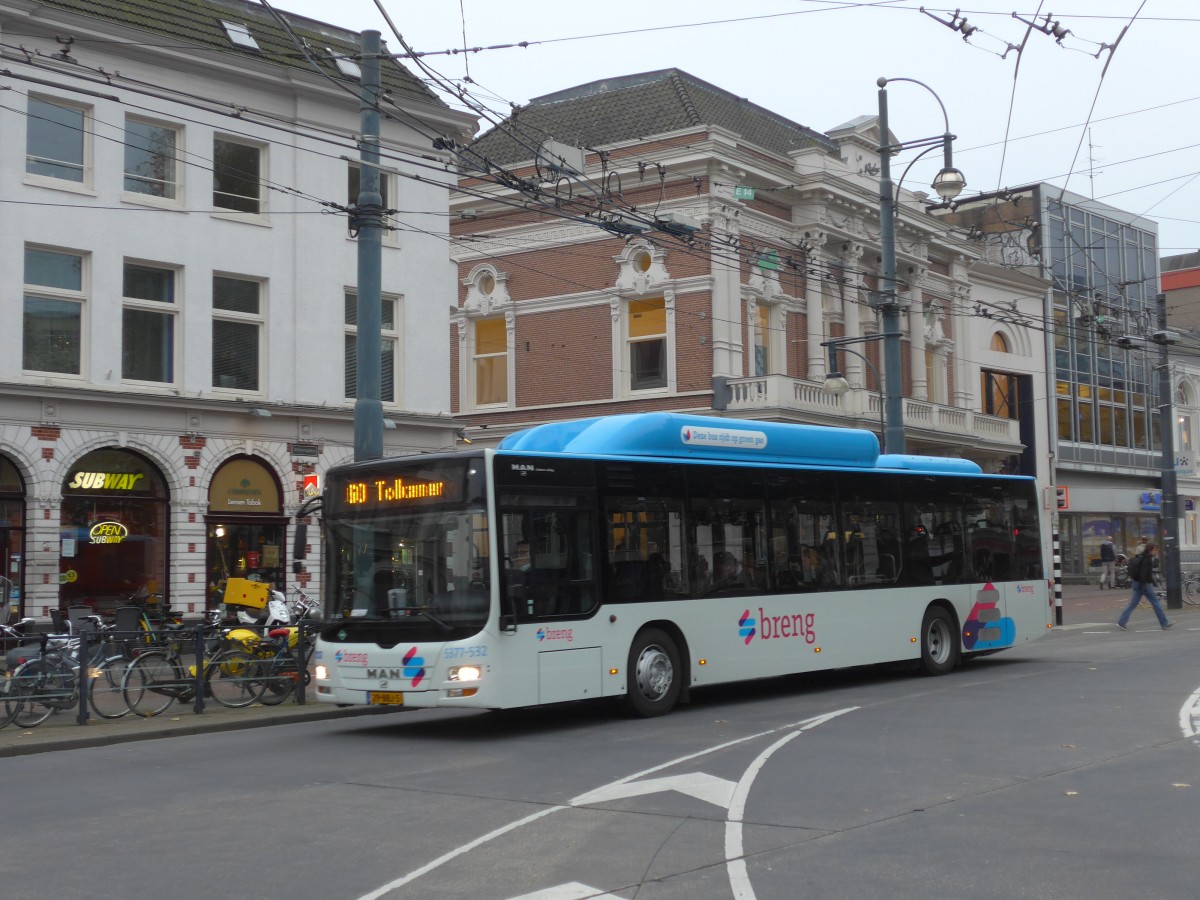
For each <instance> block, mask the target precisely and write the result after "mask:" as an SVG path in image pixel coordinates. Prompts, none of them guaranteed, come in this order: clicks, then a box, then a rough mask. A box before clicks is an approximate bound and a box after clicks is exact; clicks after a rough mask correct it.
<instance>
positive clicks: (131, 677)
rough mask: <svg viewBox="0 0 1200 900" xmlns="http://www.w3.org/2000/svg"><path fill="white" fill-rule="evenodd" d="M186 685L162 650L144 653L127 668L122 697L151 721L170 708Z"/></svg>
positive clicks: (122, 685)
mask: <svg viewBox="0 0 1200 900" xmlns="http://www.w3.org/2000/svg"><path fill="white" fill-rule="evenodd" d="M186 687H187V684H186V682H185V680H184V676H183V673H182V672H180V671H179V670H178V669H177V668H176V667H175V665H174V664H173V663H172V662H171V660H170V659H168V658H167V654H166V653H163V652H162V651H151V652H149V653H143V654H142V655H141V656H139V657H138V658H137V659H135V660H134V661H133V662H131V663H130V664H129V665H128V666H127V667H126V669H125V677H124V678H123V679H122V681H121V695H122V696H123V697H124V698H125V705H126V706H127V707H129V711H130V712H132V713H136V714H137V715H139V716H144V717H146V718H149V717H150V716H157V715H158V714H159V713H161V712H162V711H163V710H164V709H166V708H167V707H168V706H170V705H171V703H172V701H174V699H175V698H176V697H178V696H179V695H180V693H181V692H182V691H183V689H184V688H186Z"/></svg>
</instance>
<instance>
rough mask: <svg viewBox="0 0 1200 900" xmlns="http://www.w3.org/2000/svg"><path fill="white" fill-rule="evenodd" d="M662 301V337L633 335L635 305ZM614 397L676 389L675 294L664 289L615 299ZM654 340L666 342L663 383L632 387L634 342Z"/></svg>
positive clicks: (652, 394)
mask: <svg viewBox="0 0 1200 900" xmlns="http://www.w3.org/2000/svg"><path fill="white" fill-rule="evenodd" d="M652 300H661V301H662V303H663V320H664V326H663V327H664V328H665V331H664V332H663V333H662V334H661V336H658V335H656V336H646V335H643V336H640V337H637V338H634V337H631V336H630V325H631V321H632V320H631V318H630V312H631V307H632V304H634V303H646V302H649V301H652ZM612 308H613V317H614V320H615V321H614V328H613V338H614V345H615V346H614V347H613V360H614V367H613V396H614V397H618V398H634V397H653V396H661V395H664V394H670V393H672V392H674V390H675V337H674V335H675V294H674V293H673V292H672V291H664V292H663V293H662V294H657V293H655V294H647V295H645V296H633V297H622V298H620V299H618V300H614V301H613V307H612ZM651 340H662V341H663V368H664V370H665V371H664V372H663V378H664V383H663V384H661V385H655V386H653V387H644V388H635V387H634V386H633V345H634V344H635V343H643V342H648V341H651Z"/></svg>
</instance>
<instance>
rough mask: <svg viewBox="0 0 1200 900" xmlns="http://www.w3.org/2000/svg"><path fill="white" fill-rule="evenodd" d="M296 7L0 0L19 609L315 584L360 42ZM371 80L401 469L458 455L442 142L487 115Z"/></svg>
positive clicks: (1, 521)
mask: <svg viewBox="0 0 1200 900" xmlns="http://www.w3.org/2000/svg"><path fill="white" fill-rule="evenodd" d="M288 18H289V25H290V27H289V28H287V29H285V28H284V27H283V26H282V25H281V24H280V23H279V21H277V20H276V19H275V18H274V17H272V15H271V14H270V12H269V11H268V10H267V9H266V8H265V7H263V6H261V5H259V4H256V3H248V2H240V0H221V2H199V0H190V2H188V0H130V2H126V3H123V4H120V5H119V7H118V6H107V5H103V4H96V3H88V2H83V0H47V2H24V0H0V37H2V38H3V45H4V49H3V50H2V51H0V55H3V57H4V68H5V70H6V71H5V73H4V75H3V76H0V88H3V93H0V97H2V98H3V100H0V200H3V215H2V216H0V275H2V280H0V284H2V288H3V291H4V302H3V303H0V512H2V513H3V515H2V516H0V558H2V560H3V566H4V569H3V574H4V575H5V576H6V577H7V578H9V579H10V580H11V586H10V587H8V588H7V591H8V605H9V611H10V612H18V613H24V614H28V615H35V616H44V615H46V614H47V613H48V611H49V609H50V608H51V607H55V606H59V607H63V608H65V607H68V606H71V605H78V604H85V605H89V606H94V607H96V608H101V609H107V608H111V607H112V606H114V605H119V603H121V602H123V600H124V598H126V597H127V596H128V595H129V594H131V593H133V592H134V591H136V590H139V589H144V590H148V591H154V592H161V593H162V594H164V595H165V596H166V597H167V599H168V600H170V601H171V602H172V603H173V605H174V606H175V607H176V608H179V609H182V610H184V611H185V612H187V611H192V612H196V611H199V610H200V609H201V608H202V607H203V605H204V604H205V603H206V602H210V601H211V597H212V596H213V595H214V593H215V592H214V591H212V590H211V588H213V587H214V586H215V585H217V584H219V583H220V582H221V581H222V580H223V579H224V578H226V577H229V576H237V575H240V576H243V577H247V576H249V577H258V578H261V579H263V580H268V581H271V582H273V583H276V584H283V583H284V582H285V581H287V582H293V581H301V582H305V581H307V579H308V577H309V575H308V572H307V571H304V570H302V571H300V572H299V573H293V566H292V559H291V556H292V548H291V546H290V535H291V527H292V523H291V518H290V517H291V515H292V514H293V513H294V512H295V510H296V509H297V508H298V506H299V505H300V503H301V501H302V500H303V493H304V487H305V480H306V477H311V476H318V477H319V476H320V475H321V474H322V473H323V472H324V471H325V469H327V468H328V467H329V466H330V465H334V464H336V463H340V462H344V461H347V460H349V459H351V458H352V455H353V434H354V428H353V416H354V400H353V397H354V390H355V386H354V383H353V382H354V378H355V367H354V364H353V362H354V312H355V303H354V297H355V285H356V281H357V243H356V241H355V240H354V237H353V236H352V235H351V234H350V232H349V230H348V217H347V216H346V215H345V213H344V209H345V207H346V205H347V203H348V201H349V200H352V199H353V198H354V197H355V196H356V195H357V174H358V173H357V170H356V168H355V167H354V165H353V164H352V163H351V162H349V160H352V159H355V158H357V156H358V151H357V149H356V144H355V136H356V135H357V134H358V133H359V131H360V113H359V101H358V97H357V95H358V93H359V87H358V81H357V77H356V76H357V70H358V66H357V63H356V47H357V38H358V36H357V35H356V34H353V33H349V32H345V31H342V30H340V29H337V28H334V27H332V26H328V25H324V24H321V23H317V22H313V21H311V20H307V19H303V18H298V17H288ZM18 46H19V47H21V48H23V51H24V52H20V51H15V50H12V49H10V48H13V47H18ZM383 70H384V77H383V84H384V88H385V90H386V91H387V95H386V101H387V102H386V103H385V104H384V105H385V110H384V112H385V115H384V117H383V125H382V147H383V159H382V163H383V164H384V165H385V167H386V171H385V174H384V176H383V198H384V206H385V207H386V208H388V209H390V210H392V212H391V213H390V215H389V217H388V221H389V223H390V224H391V225H393V226H395V227H394V228H393V229H392V230H389V231H388V232H387V233H386V236H385V238H384V242H383V262H382V286H383V311H382V320H383V330H382V337H383V383H382V385H381V391H382V398H383V401H384V416H385V423H384V424H385V430H384V444H385V449H384V453H385V455H395V454H402V453H409V452H417V451H422V450H432V449H443V448H447V447H450V446H453V444H454V441H455V426H454V424H453V423H452V421H451V419H450V418H449V413H450V391H449V386H448V383H447V379H446V376H445V371H446V360H447V359H448V358H449V347H448V334H449V312H448V311H449V308H450V307H451V306H452V305H453V304H454V302H455V297H454V281H453V273H454V270H453V269H452V268H451V266H450V262H449V254H448V242H447V234H446V230H447V226H446V216H445V215H444V213H445V211H446V209H447V196H448V191H447V182H448V181H450V180H451V176H449V175H448V174H447V173H446V171H445V167H444V165H443V164H442V161H441V159H440V157H439V152H438V151H436V150H435V149H434V148H433V146H432V141H433V138H434V137H436V136H438V135H452V136H454V137H455V138H456V139H462V138H463V137H464V135H469V134H470V132H471V131H472V130H473V127H474V120H473V119H471V118H469V117H467V116H465V115H463V114H461V113H458V112H455V111H452V110H450V109H449V108H448V107H446V106H445V105H444V104H442V103H441V102H440V101H438V100H437V99H436V98H435V97H434V96H433V95H432V94H431V93H430V92H429V91H428V90H427V89H426V88H425V87H424V86H423V85H422V84H421V83H420V82H419V81H418V80H417V79H415V78H414V77H412V76H411V75H409V74H408V73H407V72H406V71H405V70H403V69H401V68H400V67H399V66H398V65H397V64H396V63H394V62H393V61H391V60H390V59H385V60H384V61H383ZM414 175H419V176H420V177H419V178H414V177H411V176H414ZM393 425H394V427H392V426H393ZM97 529H98V530H97ZM101 533H102V534H103V535H107V536H108V539H107V540H105V541H96V540H95V536H96V535H97V534H101ZM114 537H115V538H116V540H113V539H112V538H114ZM314 538H315V535H314ZM312 549H313V551H314V553H315V552H318V551H319V547H318V546H317V545H316V542H315V540H314V545H313V548H312ZM307 564H308V565H309V566H310V567H311V568H313V569H315V565H316V564H319V560H318V559H317V558H316V557H315V556H310V557H309V559H308V561H307Z"/></svg>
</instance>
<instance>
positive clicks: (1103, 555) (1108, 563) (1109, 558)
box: [1100, 537, 1117, 590]
mask: <svg viewBox="0 0 1200 900" xmlns="http://www.w3.org/2000/svg"><path fill="white" fill-rule="evenodd" d="M1116 565H1117V548H1116V547H1114V546H1113V542H1112V538H1110V537H1106V538H1105V539H1104V541H1103V542H1102V543H1101V544H1100V590H1104V589H1105V588H1106V587H1108V588H1115V587H1116V586H1117V583H1116V581H1115V580H1114V579H1115V577H1116Z"/></svg>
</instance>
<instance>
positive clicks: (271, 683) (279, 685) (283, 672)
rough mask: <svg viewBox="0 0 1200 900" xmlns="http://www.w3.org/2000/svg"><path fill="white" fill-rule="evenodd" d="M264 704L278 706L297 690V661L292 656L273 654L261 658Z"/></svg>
mask: <svg viewBox="0 0 1200 900" xmlns="http://www.w3.org/2000/svg"><path fill="white" fill-rule="evenodd" d="M258 666H259V668H258V671H259V674H260V676H261V679H262V694H261V696H260V697H259V698H258V699H259V701H260V702H261V703H262V705H263V706H278V705H279V704H280V703H282V702H283V701H284V700H286V699H287V698H288V697H290V696H291V695H292V692H293V691H294V690H296V661H295V660H294V659H292V658H291V656H272V657H271V658H270V659H263V660H259V662H258Z"/></svg>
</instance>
